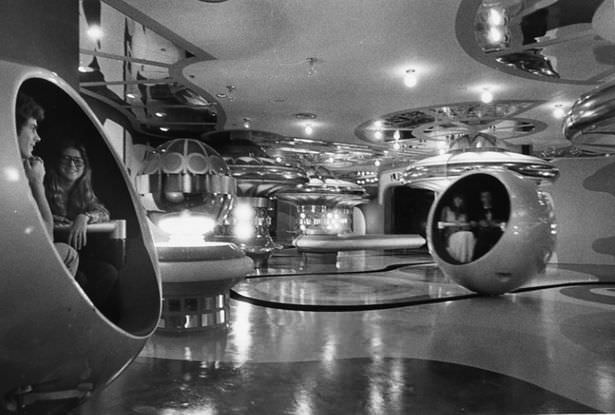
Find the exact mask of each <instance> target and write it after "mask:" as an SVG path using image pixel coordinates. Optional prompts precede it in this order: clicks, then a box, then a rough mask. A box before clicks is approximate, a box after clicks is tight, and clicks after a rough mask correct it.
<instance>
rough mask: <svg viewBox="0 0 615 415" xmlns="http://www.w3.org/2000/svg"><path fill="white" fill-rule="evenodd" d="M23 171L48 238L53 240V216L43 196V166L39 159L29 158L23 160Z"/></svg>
mask: <svg viewBox="0 0 615 415" xmlns="http://www.w3.org/2000/svg"><path fill="white" fill-rule="evenodd" d="M23 165H24V170H25V172H26V177H27V178H28V183H29V185H30V190H31V191H32V196H33V197H34V200H35V201H36V204H37V206H38V210H39V211H40V213H41V216H42V218H43V222H44V223H45V228H46V230H47V233H48V234H49V237H51V239H53V214H52V213H51V207H49V202H48V201H47V197H46V196H45V185H44V184H43V179H44V178H45V165H44V163H43V160H42V159H41V158H40V157H30V158H27V159H25V160H24V163H23Z"/></svg>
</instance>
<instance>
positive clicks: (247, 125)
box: [243, 118, 250, 128]
mask: <svg viewBox="0 0 615 415" xmlns="http://www.w3.org/2000/svg"><path fill="white" fill-rule="evenodd" d="M243 128H250V119H249V118H244V119H243Z"/></svg>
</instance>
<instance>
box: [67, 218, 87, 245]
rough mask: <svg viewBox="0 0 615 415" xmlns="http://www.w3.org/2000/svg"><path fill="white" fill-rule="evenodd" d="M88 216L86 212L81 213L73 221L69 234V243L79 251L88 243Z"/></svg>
mask: <svg viewBox="0 0 615 415" xmlns="http://www.w3.org/2000/svg"><path fill="white" fill-rule="evenodd" d="M87 229H88V217H87V216H86V215H84V214H79V215H77V217H76V218H75V220H74V221H73V225H72V226H71V227H70V232H69V234H68V243H69V245H71V246H72V247H73V248H75V249H76V250H77V251H78V250H80V249H81V248H84V247H85V245H86V244H87V243H88V240H87V239H88V238H87Z"/></svg>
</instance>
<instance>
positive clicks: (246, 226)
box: [233, 222, 254, 241]
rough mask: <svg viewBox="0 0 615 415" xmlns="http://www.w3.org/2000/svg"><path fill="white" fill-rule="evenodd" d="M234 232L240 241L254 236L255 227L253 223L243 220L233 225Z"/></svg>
mask: <svg viewBox="0 0 615 415" xmlns="http://www.w3.org/2000/svg"><path fill="white" fill-rule="evenodd" d="M233 234H234V235H235V237H236V238H237V239H239V240H240V241H245V240H248V239H250V238H252V236H254V227H253V226H252V224H251V223H246V222H242V223H241V224H238V225H235V226H234V227H233Z"/></svg>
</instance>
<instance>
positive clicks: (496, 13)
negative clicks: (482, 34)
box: [487, 8, 504, 26]
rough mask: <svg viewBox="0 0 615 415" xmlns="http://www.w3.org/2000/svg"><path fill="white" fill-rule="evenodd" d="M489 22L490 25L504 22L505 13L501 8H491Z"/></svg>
mask: <svg viewBox="0 0 615 415" xmlns="http://www.w3.org/2000/svg"><path fill="white" fill-rule="evenodd" d="M487 23H488V24H489V25H490V26H502V25H503V24H504V13H503V12H502V10H499V9H495V8H493V9H489V13H488V14H487Z"/></svg>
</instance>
